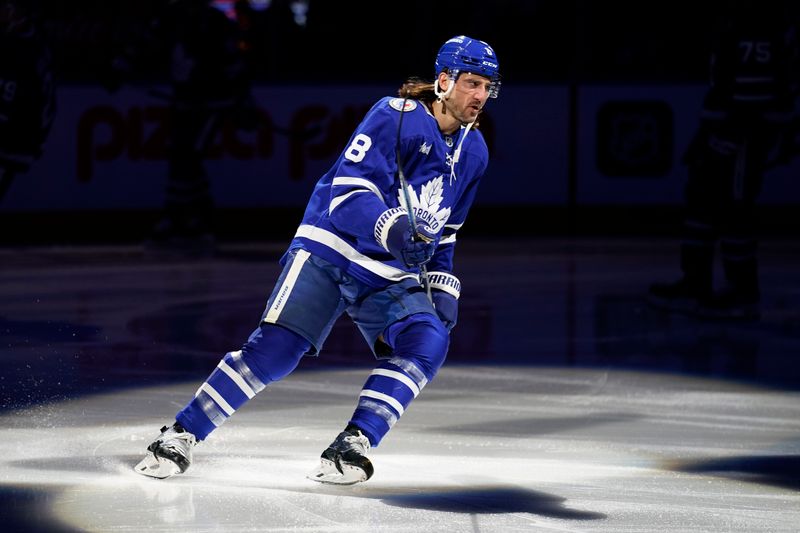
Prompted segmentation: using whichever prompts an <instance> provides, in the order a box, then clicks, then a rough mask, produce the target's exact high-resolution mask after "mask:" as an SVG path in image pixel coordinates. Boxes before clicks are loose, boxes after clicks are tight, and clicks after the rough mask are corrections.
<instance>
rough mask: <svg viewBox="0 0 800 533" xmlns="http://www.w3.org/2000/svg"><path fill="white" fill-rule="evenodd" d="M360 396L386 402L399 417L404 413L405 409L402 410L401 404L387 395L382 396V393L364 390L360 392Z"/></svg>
mask: <svg viewBox="0 0 800 533" xmlns="http://www.w3.org/2000/svg"><path fill="white" fill-rule="evenodd" d="M361 396H366V397H367V398H374V399H376V400H380V401H382V402H386V403H388V404H389V405H391V406H392V408H393V409H394V410H395V411H397V413H398V414H399V415H401V416H402V414H403V411H405V409H404V408H403V406H402V404H401V403H400V402H398V401H397V400H396V399H394V398H392V397H391V396H389V395H388V394H383V393H382V392H378V391H374V390H369V389H364V390H362V391H361Z"/></svg>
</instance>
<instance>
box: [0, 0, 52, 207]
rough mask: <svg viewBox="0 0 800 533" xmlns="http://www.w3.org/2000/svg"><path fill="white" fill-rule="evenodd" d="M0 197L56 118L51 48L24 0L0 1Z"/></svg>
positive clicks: (35, 154)
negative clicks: (0, 54) (0, 55)
mask: <svg viewBox="0 0 800 533" xmlns="http://www.w3.org/2000/svg"><path fill="white" fill-rule="evenodd" d="M0 50H2V60H0V200H2V198H3V196H4V195H5V193H6V192H7V191H8V189H9V188H10V186H11V183H12V181H13V179H14V177H16V176H18V175H19V174H23V173H25V172H27V171H28V170H29V169H30V166H31V165H32V164H33V162H34V161H36V159H38V158H39V157H40V156H41V154H42V147H43V145H44V142H45V140H46V139H47V135H48V133H49V132H50V128H51V126H52V123H53V118H54V117H55V110H56V104H55V90H54V85H53V73H52V63H51V56H50V49H49V47H48V45H47V44H46V42H45V41H44V39H43V38H42V36H41V34H40V32H39V28H38V24H37V19H36V10H35V9H33V8H32V7H31V6H30V5H28V4H27V3H25V2H18V1H10V0H7V1H3V2H0Z"/></svg>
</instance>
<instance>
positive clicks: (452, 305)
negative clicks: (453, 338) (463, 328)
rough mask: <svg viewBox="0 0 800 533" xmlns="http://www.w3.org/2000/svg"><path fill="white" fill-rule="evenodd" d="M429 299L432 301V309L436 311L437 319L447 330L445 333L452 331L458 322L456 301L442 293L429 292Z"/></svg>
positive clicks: (448, 294)
mask: <svg viewBox="0 0 800 533" xmlns="http://www.w3.org/2000/svg"><path fill="white" fill-rule="evenodd" d="M431 298H432V299H433V307H434V308H435V309H436V314H437V315H439V319H440V320H441V321H442V324H444V327H446V328H447V331H450V330H452V329H453V327H454V326H455V325H456V322H457V321H458V299H457V298H456V297H455V296H453V295H452V294H450V293H449V292H444V291H437V290H435V289H434V290H432V291H431Z"/></svg>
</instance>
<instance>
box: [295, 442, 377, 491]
mask: <svg viewBox="0 0 800 533" xmlns="http://www.w3.org/2000/svg"><path fill="white" fill-rule="evenodd" d="M369 447H370V444H369V439H368V438H367V437H365V436H364V434H363V433H361V431H360V430H358V429H345V430H344V431H342V432H341V433H339V436H338V437H336V440H334V441H333V442H332V443H331V445H330V446H328V448H327V449H326V450H325V451H324V452H322V456H321V457H320V464H319V466H318V467H317V468H316V469H314V470H313V471H312V472H311V473H310V474H308V476H307V477H308V479H311V480H313V481H318V482H319V483H331V484H334V485H353V484H354V483H360V482H362V481H366V480H368V479H369V478H371V477H372V474H373V472H374V471H375V469H374V468H373V467H372V463H371V462H370V460H369V459H367V456H366V454H367V452H368V451H369Z"/></svg>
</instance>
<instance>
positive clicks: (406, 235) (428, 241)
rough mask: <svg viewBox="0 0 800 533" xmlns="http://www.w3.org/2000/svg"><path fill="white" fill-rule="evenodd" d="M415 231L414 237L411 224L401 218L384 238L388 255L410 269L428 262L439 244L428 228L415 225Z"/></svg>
mask: <svg viewBox="0 0 800 533" xmlns="http://www.w3.org/2000/svg"><path fill="white" fill-rule="evenodd" d="M416 230H417V231H416V235H412V232H411V223H410V222H409V220H408V217H405V216H403V217H400V218H398V219H397V221H396V222H395V223H394V224H393V225H392V227H391V228H389V233H388V235H387V236H386V247H387V248H388V250H389V253H391V254H392V255H393V256H395V257H396V258H398V259H399V260H401V261H402V262H403V263H405V265H406V266H410V267H415V266H420V265H424V264H425V263H427V262H428V261H430V260H431V257H433V252H434V251H435V250H436V245H437V244H438V242H439V237H438V236H437V235H436V233H434V232H433V230H432V229H431V228H430V227H428V226H426V225H424V224H420V223H417V228H416Z"/></svg>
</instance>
